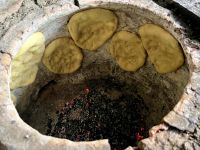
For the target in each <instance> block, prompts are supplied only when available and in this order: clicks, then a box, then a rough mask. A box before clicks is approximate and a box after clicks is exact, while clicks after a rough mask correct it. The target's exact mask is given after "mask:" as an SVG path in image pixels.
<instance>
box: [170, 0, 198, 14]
mask: <svg viewBox="0 0 200 150" xmlns="http://www.w3.org/2000/svg"><path fill="white" fill-rule="evenodd" d="M173 1H174V2H176V3H179V4H180V5H181V6H183V7H185V8H186V9H187V10H189V11H191V12H192V13H194V14H195V15H197V16H199V17H200V0H184V1H183V0H173Z"/></svg>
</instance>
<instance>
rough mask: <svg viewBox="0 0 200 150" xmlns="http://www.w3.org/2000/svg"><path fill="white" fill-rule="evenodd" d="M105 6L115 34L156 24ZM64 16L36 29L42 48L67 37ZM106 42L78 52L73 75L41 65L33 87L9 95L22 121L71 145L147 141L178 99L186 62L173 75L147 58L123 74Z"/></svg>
mask: <svg viewBox="0 0 200 150" xmlns="http://www.w3.org/2000/svg"><path fill="white" fill-rule="evenodd" d="M102 7H103V6H102ZM104 7H105V8H107V7H109V8H110V7H112V8H110V9H112V10H113V11H114V12H115V14H116V15H117V16H118V19H119V27H118V29H117V30H119V31H120V30H128V31H134V32H137V29H138V27H139V26H140V25H142V24H144V23H154V22H155V23H158V22H159V21H155V20H151V19H150V18H147V17H145V16H142V15H140V14H139V12H140V11H141V10H140V9H137V8H135V7H132V6H126V7H125V6H124V7H122V6H121V5H119V4H113V5H112V6H111V5H109V6H104ZM118 8H120V9H118ZM133 10H135V11H133ZM137 11H138V12H137ZM151 15H152V14H151ZM67 18H69V16H64V17H63V16H61V17H58V18H56V19H55V20H53V21H52V20H51V21H49V22H48V23H47V24H46V25H44V26H43V27H41V28H40V29H39V30H38V31H40V32H42V33H44V35H45V37H46V44H48V43H49V42H50V41H52V40H53V39H56V38H57V37H63V36H69V33H68V32H66V28H65V27H66V23H67V21H68V19H67ZM156 19H159V18H156ZM108 44H109V41H108V42H107V43H106V44H104V46H102V47H101V48H99V49H98V50H97V51H96V52H89V51H86V50H83V53H84V60H83V63H82V66H81V68H80V69H79V70H78V71H76V72H74V73H72V74H66V75H57V74H54V73H52V72H50V71H49V70H48V69H47V68H46V67H45V66H44V65H43V64H42V63H40V64H39V71H38V73H37V77H36V80H35V81H34V83H32V84H31V85H29V86H26V87H22V88H17V89H15V90H13V91H12V92H13V93H14V94H15V95H16V96H17V105H16V108H17V110H18V112H19V114H20V116H21V118H22V119H23V120H24V121H25V122H26V123H28V124H29V125H30V126H32V127H33V128H35V129H37V130H38V131H39V132H41V133H42V134H46V135H50V136H55V137H59V138H67V139H69V140H73V141H91V140H97V139H105V138H107V139H109V142H110V144H111V147H112V149H123V148H126V147H127V146H129V145H131V146H136V145H137V142H138V141H140V140H141V139H142V138H146V137H148V130H149V129H150V128H151V127H153V126H154V125H156V124H159V123H160V122H161V121H162V118H163V117H164V116H165V115H166V114H167V113H168V112H169V111H170V110H171V109H173V107H174V106H175V104H176V103H177V102H178V101H179V99H180V97H181V95H182V93H183V90H184V87H185V86H186V84H187V82H188V79H189V71H188V66H187V63H186V62H185V64H184V65H183V66H182V67H180V68H179V69H178V70H177V71H176V72H172V73H167V74H159V73H157V72H156V71H155V68H154V66H153V65H152V63H151V62H150V60H149V59H147V60H146V63H145V65H144V66H143V67H142V68H140V69H139V70H138V71H136V72H126V71H123V70H122V69H120V68H119V67H118V65H117V64H116V63H115V61H114V60H113V59H112V57H111V56H110V54H109V53H108V51H107V45H108Z"/></svg>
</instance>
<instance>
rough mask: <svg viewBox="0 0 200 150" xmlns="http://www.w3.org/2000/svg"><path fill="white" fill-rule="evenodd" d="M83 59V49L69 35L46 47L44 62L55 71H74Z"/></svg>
mask: <svg viewBox="0 0 200 150" xmlns="http://www.w3.org/2000/svg"><path fill="white" fill-rule="evenodd" d="M82 60H83V54H82V52H81V49H80V48H79V47H78V46H76V45H75V43H74V41H73V40H72V39H71V38H68V37H62V38H58V39H56V40H54V41H52V42H51V43H50V44H49V45H48V46H47V48H46V49H45V52H44V56H43V59H42V61H43V64H44V65H45V66H46V67H47V68H48V69H49V70H50V71H51V72H53V73H57V74H65V73H72V72H75V71H76V70H78V69H79V67H80V66H81V63H82Z"/></svg>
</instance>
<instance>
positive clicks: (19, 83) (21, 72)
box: [10, 32, 45, 89]
mask: <svg viewBox="0 0 200 150" xmlns="http://www.w3.org/2000/svg"><path fill="white" fill-rule="evenodd" d="M44 49H45V37H44V35H43V34H42V33H41V32H36V33H34V34H32V35H31V36H30V37H29V38H28V39H27V40H26V42H25V43H24V44H23V45H22V47H21V48H20V50H19V51H18V53H17V55H16V56H15V57H14V59H13V61H12V64H11V82H10V88H11V89H15V88H18V87H23V86H27V85H29V84H31V83H33V82H34V81H35V78H36V75H37V72H38V63H39V62H40V61H41V58H42V55H43V52H44Z"/></svg>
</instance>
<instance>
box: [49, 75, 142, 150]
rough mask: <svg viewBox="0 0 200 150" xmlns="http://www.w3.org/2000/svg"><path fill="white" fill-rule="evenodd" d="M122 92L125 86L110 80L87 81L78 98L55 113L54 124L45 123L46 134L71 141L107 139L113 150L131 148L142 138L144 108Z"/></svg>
mask: <svg viewBox="0 0 200 150" xmlns="http://www.w3.org/2000/svg"><path fill="white" fill-rule="evenodd" d="M126 90H127V85H126V84H124V83H120V82H119V81H117V80H116V79H114V78H108V79H99V80H91V81H88V83H87V86H86V87H85V88H84V89H83V90H82V91H81V92H80V95H79V96H77V97H76V98H75V99H72V100H70V101H68V102H67V103H66V104H65V105H64V106H63V108H61V109H60V110H59V111H57V113H56V112H55V113H56V114H57V117H56V118H57V119H56V120H57V121H56V123H55V124H53V123H52V118H51V117H50V118H49V119H48V121H47V122H48V123H47V126H48V129H47V132H46V134H47V135H51V136H55V137H59V138H67V139H70V140H73V141H91V140H98V139H109V142H110V144H111V147H112V149H113V150H115V149H116V150H120V149H124V148H126V147H127V146H130V145H131V146H135V145H136V144H137V142H138V141H140V140H141V139H143V137H144V136H145V132H146V131H145V129H144V128H143V126H144V121H143V119H142V118H143V117H144V116H143V114H142V111H144V110H145V106H144V103H143V100H142V99H141V98H140V97H139V96H137V95H136V94H135V93H134V92H132V93H129V94H127V93H126V92H127V91H126ZM129 92H130V91H129ZM132 135H136V136H132Z"/></svg>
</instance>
